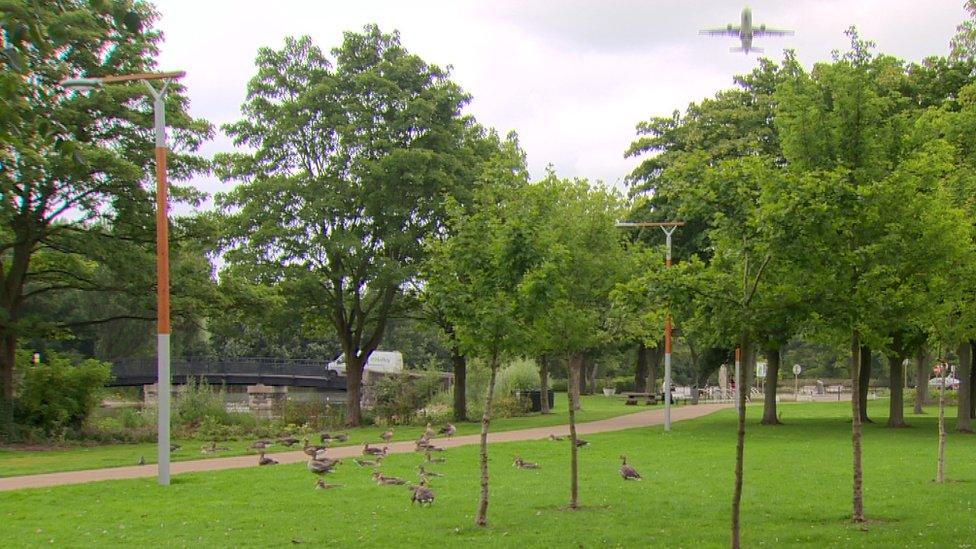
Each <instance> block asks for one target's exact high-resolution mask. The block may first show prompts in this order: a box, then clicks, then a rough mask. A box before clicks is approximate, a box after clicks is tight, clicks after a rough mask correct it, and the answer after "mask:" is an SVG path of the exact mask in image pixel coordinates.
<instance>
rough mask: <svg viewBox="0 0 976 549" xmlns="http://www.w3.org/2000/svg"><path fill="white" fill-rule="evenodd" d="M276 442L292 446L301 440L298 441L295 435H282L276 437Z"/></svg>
mask: <svg viewBox="0 0 976 549" xmlns="http://www.w3.org/2000/svg"><path fill="white" fill-rule="evenodd" d="M278 442H280V443H281V444H284V445H285V446H288V447H291V446H294V445H296V444H298V443H299V442H301V441H299V440H298V439H297V438H295V437H283V438H279V439H278Z"/></svg>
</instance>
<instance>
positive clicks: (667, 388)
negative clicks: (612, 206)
mask: <svg viewBox="0 0 976 549" xmlns="http://www.w3.org/2000/svg"><path fill="white" fill-rule="evenodd" d="M684 224H685V222H684V221H640V222H637V223H631V222H626V221H620V222H617V226H618V227H660V228H661V230H662V231H664V234H665V236H666V237H667V242H668V246H667V252H666V255H665V261H664V266H665V267H666V268H668V269H670V268H671V235H672V234H674V231H675V230H677V228H678V227H680V226H682V225H684ZM664 430H665V431H670V430H671V312H670V311H669V312H668V314H667V315H665V317H664Z"/></svg>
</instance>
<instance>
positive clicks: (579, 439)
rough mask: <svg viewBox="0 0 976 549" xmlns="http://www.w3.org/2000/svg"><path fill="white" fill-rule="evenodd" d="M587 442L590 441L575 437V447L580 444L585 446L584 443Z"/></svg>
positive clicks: (578, 446)
mask: <svg viewBox="0 0 976 549" xmlns="http://www.w3.org/2000/svg"><path fill="white" fill-rule="evenodd" d="M589 443H590V442H589V441H588V440H583V439H581V438H577V439H576V447H577V448H580V447H582V446H586V445H587V444H589Z"/></svg>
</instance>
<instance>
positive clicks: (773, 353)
mask: <svg viewBox="0 0 976 549" xmlns="http://www.w3.org/2000/svg"><path fill="white" fill-rule="evenodd" d="M779 363H780V352H779V347H772V346H770V347H767V348H766V387H765V394H764V395H763V417H762V422H761V423H762V424H763V425H779V418H778V417H777V416H776V384H777V382H778V381H779Z"/></svg>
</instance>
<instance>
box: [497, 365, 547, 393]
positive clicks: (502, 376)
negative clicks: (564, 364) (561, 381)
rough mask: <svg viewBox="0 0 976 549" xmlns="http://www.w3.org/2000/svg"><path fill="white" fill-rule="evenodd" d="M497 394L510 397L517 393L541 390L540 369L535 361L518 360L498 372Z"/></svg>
mask: <svg viewBox="0 0 976 549" xmlns="http://www.w3.org/2000/svg"><path fill="white" fill-rule="evenodd" d="M495 383H496V387H495V393H496V394H498V395H510V394H512V393H514V392H515V391H527V390H530V389H538V388H539V367H538V366H537V365H536V363H535V361H534V360H528V359H524V358H523V359H518V360H513V361H512V362H509V363H508V364H506V365H505V366H503V367H502V368H501V369H499V370H498V379H497V380H496V381H495Z"/></svg>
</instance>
